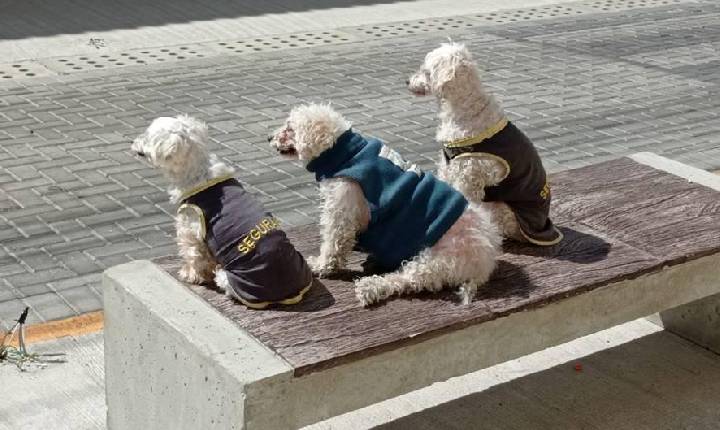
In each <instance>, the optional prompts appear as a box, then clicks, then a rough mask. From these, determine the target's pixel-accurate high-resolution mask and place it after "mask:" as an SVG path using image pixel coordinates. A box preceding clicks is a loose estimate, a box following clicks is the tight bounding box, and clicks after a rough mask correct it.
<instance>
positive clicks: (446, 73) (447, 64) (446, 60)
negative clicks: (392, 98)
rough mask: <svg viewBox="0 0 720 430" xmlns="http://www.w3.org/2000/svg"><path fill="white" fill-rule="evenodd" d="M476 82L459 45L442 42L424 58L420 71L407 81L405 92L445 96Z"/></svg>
mask: <svg viewBox="0 0 720 430" xmlns="http://www.w3.org/2000/svg"><path fill="white" fill-rule="evenodd" d="M470 79H477V69H476V67H475V65H474V64H473V61H472V56H471V55H470V52H469V51H468V50H467V49H466V48H465V45H463V44H461V43H453V42H450V43H443V44H441V45H440V47H439V48H436V49H434V50H432V51H430V52H429V53H428V54H427V55H426V56H425V61H424V62H423V64H422V66H420V69H419V70H418V71H417V72H416V73H415V74H413V75H412V76H410V78H409V79H408V80H407V85H408V90H410V92H411V93H413V94H415V95H418V96H425V95H431V94H432V95H435V96H437V97H441V98H442V97H446V96H447V95H448V94H450V93H452V91H453V90H462V88H467V85H468V83H467V82H466V81H468V80H470Z"/></svg>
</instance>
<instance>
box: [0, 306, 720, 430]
mask: <svg viewBox="0 0 720 430" xmlns="http://www.w3.org/2000/svg"><path fill="white" fill-rule="evenodd" d="M30 348H31V351H32V352H36V353H58V352H62V353H66V354H67V356H66V359H67V363H65V364H51V365H49V366H48V367H47V368H46V369H42V370H37V371H32V372H29V373H20V372H19V371H18V370H17V369H16V368H15V367H13V366H11V365H5V366H3V365H0V380H1V381H3V388H4V390H3V392H2V394H1V395H0V416H2V417H3V419H2V420H0V430H16V429H25V428H28V429H53V430H91V429H93V430H100V429H104V428H106V426H105V414H106V407H105V390H104V369H103V339H102V334H101V333H95V334H91V335H86V336H80V337H67V338H63V339H58V340H54V341H51V342H45V343H40V344H33V345H31V346H30ZM718 358H719V357H718V356H717V355H716V354H713V353H712V352H709V351H707V350H705V349H702V348H700V347H698V346H696V345H693V344H691V343H690V342H688V341H686V340H683V339H681V338H679V337H677V336H675V335H673V334H670V333H667V332H663V331H662V329H661V328H660V327H658V326H656V325H654V324H653V323H650V322H648V321H647V320H644V319H640V320H637V321H633V322H630V323H626V324H623V325H620V326H617V327H613V328H611V329H608V330H603V331H600V332H597V333H595V334H592V335H590V336H585V337H582V338H579V339H576V340H573V341H572V342H569V343H566V344H563V345H558V346H556V347H552V348H548V349H546V350H544V351H540V352H536V353H534V354H531V355H528V356H525V357H522V358H519V359H517V360H511V361H508V362H505V363H502V364H498V365H496V366H492V367H490V368H487V369H484V370H480V371H478V372H474V373H470V374H467V375H464V376H460V377H457V378H452V379H450V380H448V381H445V382H440V383H437V384H433V385H432V386H429V387H426V388H423V389H420V390H417V391H414V392H411V393H408V394H406V395H403V396H399V397H396V398H393V399H389V400H386V401H383V402H380V403H377V404H375V405H371V406H368V407H366V408H362V409H359V410H357V411H353V412H349V413H347V414H344V415H340V416H338V417H334V418H331V419H329V420H327V421H323V422H320V423H317V424H314V425H310V426H308V427H305V430H340V429H351V430H362V429H372V428H377V429H385V430H405V429H431V430H435V429H462V430H464V429H498V430H505V429H508V428H512V429H517V430H538V429H581V428H582V429H596V430H601V429H614V430H638V429H693V430H701V429H702V430H715V429H717V422H718V420H719V419H720V410H718V408H717V404H718V402H719V401H720V393H718V390H717V380H718V378H720V360H719V359H718ZM578 364H579V365H580V366H581V370H580V371H578V370H576V368H575V366H576V365H578Z"/></svg>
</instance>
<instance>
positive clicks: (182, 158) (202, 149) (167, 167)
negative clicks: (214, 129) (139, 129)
mask: <svg viewBox="0 0 720 430" xmlns="http://www.w3.org/2000/svg"><path fill="white" fill-rule="evenodd" d="M207 140H208V130H207V125H206V124H205V123H204V122H202V121H200V120H197V119H195V118H192V117H189V116H187V115H179V116H177V117H174V118H173V117H160V118H157V119H155V120H154V121H153V122H152V123H151V124H150V126H149V127H148V128H147V130H145V132H144V133H143V134H141V135H140V136H138V137H137V138H135V140H134V141H133V143H132V145H131V146H130V149H131V150H132V151H133V152H134V153H135V154H137V155H139V156H142V157H145V158H146V159H147V160H148V162H149V163H150V164H151V165H152V166H154V167H157V168H159V169H160V170H162V171H163V172H164V173H166V174H168V175H169V176H171V177H178V176H182V175H183V172H188V174H191V173H190V172H195V171H196V169H197V168H198V167H199V166H207V164H208V154H207V149H206V143H207Z"/></svg>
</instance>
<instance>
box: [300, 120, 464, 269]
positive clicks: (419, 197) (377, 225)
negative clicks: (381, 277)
mask: <svg viewBox="0 0 720 430" xmlns="http://www.w3.org/2000/svg"><path fill="white" fill-rule="evenodd" d="M382 148H383V144H382V142H380V141H379V140H377V139H365V138H363V137H362V136H361V135H360V134H358V133H354V132H353V131H352V130H348V131H346V132H345V133H343V134H342V135H341V136H340V137H339V138H338V139H337V141H336V142H335V145H333V147H332V148H330V149H328V150H326V151H324V152H323V153H322V154H320V155H319V156H318V157H317V158H315V159H314V160H312V161H311V162H310V163H308V165H307V169H308V170H309V171H310V172H313V173H315V178H316V179H317V180H318V181H322V180H323V179H329V178H350V179H352V180H354V181H356V182H357V183H358V184H359V185H360V188H362V190H363V194H364V195H365V200H367V202H368V205H369V207H370V222H369V224H368V227H367V230H366V231H364V232H362V233H360V234H359V235H358V244H359V245H360V246H361V247H362V248H363V249H364V250H366V251H367V252H368V253H370V254H372V255H373V257H374V258H375V259H376V261H377V262H378V263H379V264H380V265H381V266H383V267H385V268H388V269H393V268H396V267H398V266H399V265H400V264H401V263H402V262H403V261H406V260H409V259H411V258H413V257H414V256H416V255H417V254H418V253H419V252H420V251H421V250H422V249H423V248H427V247H431V246H433V245H435V243H436V242H437V241H438V240H439V239H440V238H441V237H442V236H443V234H445V232H446V231H448V229H450V227H452V225H453V224H454V223H455V221H457V219H458V218H459V217H460V215H462V213H463V211H465V208H466V207H467V204H468V202H467V200H466V199H465V197H463V195H462V194H460V192H458V191H456V190H455V189H453V188H452V187H451V186H450V185H448V184H446V183H445V182H442V181H440V180H439V179H437V178H435V176H433V175H431V174H428V173H423V172H414V171H406V170H403V169H402V168H401V167H399V166H397V165H396V164H394V163H393V162H392V161H390V160H388V159H387V158H385V157H382V156H380V151H381V150H382Z"/></svg>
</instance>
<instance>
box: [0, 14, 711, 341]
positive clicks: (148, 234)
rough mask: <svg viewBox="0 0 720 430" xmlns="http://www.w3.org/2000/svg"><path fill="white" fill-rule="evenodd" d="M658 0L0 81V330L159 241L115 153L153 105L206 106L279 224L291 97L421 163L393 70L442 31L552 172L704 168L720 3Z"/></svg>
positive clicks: (67, 303)
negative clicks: (276, 131) (605, 164)
mask: <svg viewBox="0 0 720 430" xmlns="http://www.w3.org/2000/svg"><path fill="white" fill-rule="evenodd" d="M606 1H607V2H608V4H609V3H610V2H611V0H606ZM613 1H614V0H613ZM595 3H598V4H600V3H603V2H595ZM620 3H623V2H621V1H620ZM626 3H627V2H626ZM656 3H657V4H658V6H653V7H644V8H638V9H629V10H624V11H620V12H613V11H612V10H609V11H604V10H602V9H593V8H592V7H591V6H592V4H593V2H583V3H578V4H577V6H574V5H575V4H574V3H573V4H567V7H575V8H576V9H577V10H583V11H585V12H583V13H577V14H568V15H563V14H560V15H559V16H554V17H552V16H550V17H545V18H543V19H531V18H528V19H527V20H524V19H523V22H520V21H517V20H516V21H510V20H507V22H505V23H498V22H493V23H491V24H488V25H484V24H482V22H481V19H480V18H472V17H462V18H463V19H465V20H466V21H462V22H464V23H465V24H467V25H465V24H464V25H462V26H460V25H458V26H457V27H458V28H452V27H451V26H449V27H448V28H444V27H443V28H442V29H440V27H439V26H436V27H434V29H433V30H432V31H427V32H422V33H420V34H418V33H409V32H408V30H410V29H412V28H414V27H413V26H417V27H418V28H421V27H423V26H424V25H426V24H427V23H425V22H421V21H412V22H407V23H402V24H397V25H395V26H384V27H383V26H377V27H378V28H377V29H373V28H372V26H371V27H366V26H363V27H357V28H343V29H341V30H342V32H343V34H348V35H351V36H352V37H350V38H348V39H349V40H348V41H347V42H344V43H328V44H327V45H325V46H321V47H313V48H296V49H278V50H271V51H264V50H261V51H260V52H258V53H256V54H254V53H252V52H249V53H243V54H238V55H232V56H230V55H216V56H212V57H210V58H200V59H193V60H183V61H175V62H173V63H172V64H169V65H164V64H157V65H145V66H133V67H126V68H115V69H103V70H99V71H96V72H87V73H76V74H69V75H48V76H46V77H42V78H34V79H23V80H15V79H8V80H4V81H2V80H0V94H2V96H0V241H1V245H0V328H1V327H2V326H3V325H5V326H7V325H8V323H9V322H10V321H11V320H12V319H14V318H15V317H16V316H17V315H18V314H19V312H20V310H21V309H22V307H23V306H25V305H29V306H31V308H32V310H33V314H32V317H31V321H32V322H36V321H43V320H52V319H58V318H63V317H67V316H71V315H75V314H80V313H84V312H88V311H93V310H97V309H99V308H101V298H100V297H101V294H102V292H101V290H100V285H99V282H98V280H99V273H100V272H101V271H102V270H103V269H105V268H107V267H109V266H112V265H115V264H118V263H122V262H126V261H129V260H131V259H139V258H151V257H155V256H160V255H166V254H170V253H174V252H175V247H174V245H173V240H172V233H173V230H172V225H171V215H172V213H173V208H172V207H170V205H169V204H168V203H167V196H166V194H165V192H164V188H165V186H166V183H165V181H164V180H163V179H162V178H161V177H160V176H158V175H157V174H156V173H155V172H154V171H152V170H150V169H149V168H147V167H146V166H145V165H144V164H143V163H142V162H140V161H138V160H136V159H135V158H133V157H132V156H131V155H130V154H129V151H128V146H129V142H130V140H131V138H132V137H134V136H135V135H136V134H137V133H139V132H140V131H141V130H142V129H143V128H144V127H145V126H146V125H147V123H148V122H149V121H150V120H151V119H152V118H154V117H156V116H159V115H171V114H175V113H179V112H184V113H189V114H193V115H197V116H199V117H202V118H204V119H206V120H207V121H209V123H210V128H211V135H212V138H213V140H214V143H213V148H212V149H213V150H214V151H216V152H217V153H218V154H219V155H221V156H222V157H223V158H225V159H226V160H227V161H229V162H231V163H232V164H233V165H234V166H236V168H237V170H238V174H239V176H240V178H241V179H242V180H243V182H245V183H246V184H248V185H249V187H250V189H251V190H252V191H254V192H257V193H258V194H259V195H260V196H261V198H262V199H263V200H264V201H265V202H266V203H267V205H268V207H269V208H270V209H271V210H273V211H274V212H275V213H276V214H277V215H278V216H279V217H280V218H281V219H282V220H283V221H284V222H285V223H286V224H303V223H307V222H310V221H312V220H313V219H314V217H315V215H316V206H317V200H316V191H315V189H316V187H315V185H314V183H313V181H312V177H311V175H309V174H307V173H306V172H304V171H303V170H302V168H301V167H300V166H299V165H297V164H291V163H287V162H285V161H283V160H280V159H279V158H277V157H276V156H274V154H272V153H271V151H270V150H269V148H268V147H267V143H266V142H265V136H266V133H267V132H268V130H269V129H270V128H271V127H273V126H275V125H276V124H278V123H279V121H280V120H281V119H282V118H283V116H284V114H285V113H286V112H287V111H288V109H289V107H290V106H291V105H292V104H295V103H298V102H300V101H306V100H333V102H334V103H335V104H336V105H337V106H338V108H340V109H341V110H342V111H343V112H345V113H346V114H348V116H349V117H350V118H351V119H352V121H353V122H354V123H355V126H356V127H357V128H358V129H360V130H362V131H364V132H366V133H369V134H374V135H376V136H378V137H380V138H382V139H385V140H386V141H387V142H389V143H390V144H391V145H392V146H393V147H395V148H396V149H398V150H399V151H400V152H402V153H403V154H404V155H405V156H406V157H407V158H409V159H411V160H413V161H416V162H419V163H420V164H421V165H422V167H425V168H432V164H433V161H434V159H435V157H436V152H437V149H436V145H435V144H434V143H433V134H434V128H435V124H436V121H435V119H434V111H435V104H434V102H433V101H432V100H430V99H422V98H414V97H412V96H411V95H409V94H408V93H407V92H406V91H405V89H404V84H403V82H404V80H405V78H406V76H407V75H408V74H409V73H411V72H412V71H414V70H415V68H416V67H417V66H418V65H419V63H420V61H421V60H422V58H423V56H424V54H425V52H427V51H428V50H430V49H432V48H434V47H435V46H437V44H438V43H439V42H440V41H443V40H445V37H446V36H447V35H448V34H450V35H452V36H453V38H454V39H456V40H463V41H465V42H467V43H468V44H469V46H470V49H471V50H472V51H473V52H474V53H475V55H476V58H477V59H478V61H479V62H480V64H481V65H482V66H483V67H484V68H485V69H486V72H485V74H484V78H485V80H486V81H487V83H488V84H489V85H490V86H491V87H492V88H493V90H494V91H496V92H497V93H498V95H499V96H500V98H501V99H502V100H503V102H504V105H505V106H506V108H507V109H508V111H509V113H510V117H511V118H512V119H513V120H514V121H516V122H517V123H518V124H520V125H521V126H522V127H523V129H524V130H525V131H526V132H527V133H528V134H529V135H530V136H531V137H532V138H533V139H534V141H535V143H536V145H537V146H538V148H539V150H540V152H541V155H542V157H543V159H544V162H545V165H546V167H547V168H548V169H549V170H550V171H556V170H560V169H566V168H571V167H578V166H582V165H585V164H589V163H595V162H598V161H602V160H605V159H609V158H614V157H619V156H622V155H625V154H629V153H633V152H638V151H653V152H657V153H660V154H662V155H665V156H668V157H670V158H674V159H677V160H679V161H682V162H686V163H689V164H691V165H694V166H697V167H700V168H705V169H718V168H720V145H718V140H720V138H718V137H717V136H719V135H720V133H719V132H720V122H718V115H719V114H720V97H718V84H719V83H720V68H719V67H718V65H719V64H720V55H719V54H718V51H719V50H720V5H718V4H716V3H715V2H685V3H682V2H681V3H677V4H668V5H663V4H662V2H659V1H658V2H656ZM529 12H530V10H527V11H526V12H525V15H522V16H528V17H531V16H532V15H531V14H530V13H529ZM458 19H460V18H458ZM470 21H472V23H470ZM445 22H449V21H447V20H446V21H445ZM368 32H369V33H368ZM378 33H383V34H382V35H381V37H380V36H376V34H378ZM391 33H395V35H393V34H391ZM363 34H365V35H364V36H363Z"/></svg>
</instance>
